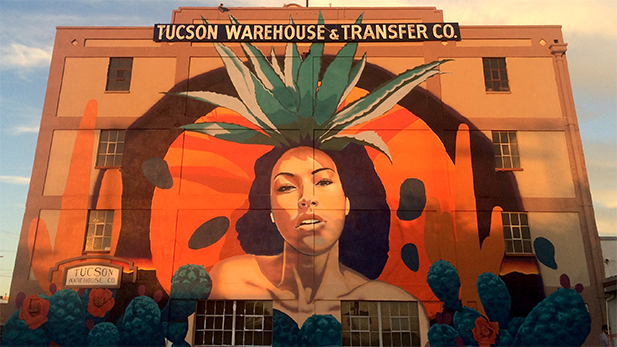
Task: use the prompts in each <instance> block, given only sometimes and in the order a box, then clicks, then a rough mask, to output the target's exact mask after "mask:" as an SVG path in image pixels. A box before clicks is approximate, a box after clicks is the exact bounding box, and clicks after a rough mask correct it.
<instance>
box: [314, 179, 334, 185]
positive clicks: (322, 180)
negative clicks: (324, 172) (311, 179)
mask: <svg viewBox="0 0 617 347" xmlns="http://www.w3.org/2000/svg"><path fill="white" fill-rule="evenodd" d="M332 183H333V182H332V180H329V179H327V178H324V179H321V180H319V181H318V182H317V183H315V185H316V186H329V185H331V184H332Z"/></svg>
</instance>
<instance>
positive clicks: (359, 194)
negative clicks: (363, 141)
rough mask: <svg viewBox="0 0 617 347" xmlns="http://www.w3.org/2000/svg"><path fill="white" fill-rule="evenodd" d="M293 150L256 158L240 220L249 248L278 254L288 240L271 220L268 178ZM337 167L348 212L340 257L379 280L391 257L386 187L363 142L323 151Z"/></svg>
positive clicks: (240, 230)
mask: <svg viewBox="0 0 617 347" xmlns="http://www.w3.org/2000/svg"><path fill="white" fill-rule="evenodd" d="M289 149H290V148H274V149H273V150H271V151H270V152H268V153H266V154H264V155H263V156H262V157H260V158H259V159H257V161H256V162H255V181H253V184H252V186H251V190H250V193H249V204H250V207H249V210H248V212H247V213H245V214H244V215H243V216H242V217H241V218H240V219H239V220H238V222H237V223H236V230H237V231H238V240H240V244H241V245H242V248H243V249H244V251H245V252H247V253H250V254H256V255H275V254H280V253H281V252H283V244H284V242H285V241H284V240H283V237H282V236H281V234H280V232H279V231H278V229H277V227H276V225H275V224H273V223H272V221H271V219H270V211H271V201H270V176H271V175H272V169H273V168H274V165H275V164H276V162H277V161H278V159H279V158H280V157H281V156H282V155H283V153H285V152H286V151H287V150H289ZM323 152H325V153H326V154H328V155H329V156H330V157H331V158H332V160H333V161H334V163H335V164H336V167H337V169H338V173H339V177H340V178H341V184H342V186H343V191H344V192H345V195H346V196H347V197H348V198H349V202H350V211H349V214H348V215H347V217H345V226H344V227H343V232H342V234H341V237H340V239H339V261H340V262H341V263H342V264H343V265H345V266H347V267H349V268H351V269H353V270H355V271H357V272H359V273H361V274H362V275H364V276H366V277H368V278H369V279H376V278H377V277H379V275H380V274H381V271H382V270H383V268H384V266H385V265H386V261H387V260H388V251H389V249H390V245H389V233H390V208H389V206H388V204H387V202H386V191H385V188H384V186H383V184H382V183H381V179H380V178H379V176H378V175H377V172H375V167H374V165H373V162H372V161H371V159H370V158H369V157H368V154H367V152H366V149H365V148H364V146H360V145H356V144H349V145H347V146H346V147H345V148H344V149H343V150H341V151H329V150H324V151H323Z"/></svg>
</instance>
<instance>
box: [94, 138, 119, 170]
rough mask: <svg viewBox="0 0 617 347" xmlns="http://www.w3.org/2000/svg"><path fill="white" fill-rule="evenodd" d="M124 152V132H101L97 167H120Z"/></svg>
mask: <svg viewBox="0 0 617 347" xmlns="http://www.w3.org/2000/svg"><path fill="white" fill-rule="evenodd" d="M122 152H124V130H101V136H100V137H99V149H98V151H97V157H96V166H97V167H120V166H121V165H122Z"/></svg>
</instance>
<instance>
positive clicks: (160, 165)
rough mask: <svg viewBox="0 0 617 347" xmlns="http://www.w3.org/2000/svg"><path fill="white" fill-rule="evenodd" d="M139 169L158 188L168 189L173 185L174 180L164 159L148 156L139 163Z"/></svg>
mask: <svg viewBox="0 0 617 347" xmlns="http://www.w3.org/2000/svg"><path fill="white" fill-rule="evenodd" d="M141 170H142V171H143V173H144V176H146V178H147V179H148V181H150V183H152V184H154V185H155V186H156V187H158V188H161V189H169V188H171V187H173V185H174V180H173V178H171V173H170V172H169V166H168V165H167V162H166V161H165V160H164V159H161V158H150V159H148V160H146V161H144V163H143V164H142V165H141Z"/></svg>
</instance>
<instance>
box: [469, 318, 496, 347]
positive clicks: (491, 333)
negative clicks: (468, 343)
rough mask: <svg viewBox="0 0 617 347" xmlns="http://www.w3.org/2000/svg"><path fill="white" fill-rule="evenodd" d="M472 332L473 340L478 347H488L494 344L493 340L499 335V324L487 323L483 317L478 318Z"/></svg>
mask: <svg viewBox="0 0 617 347" xmlns="http://www.w3.org/2000/svg"><path fill="white" fill-rule="evenodd" d="M472 331H473V338H474V339H475V340H476V341H477V342H478V344H479V345H480V347H488V346H490V345H493V344H495V340H496V339H497V335H498V334H499V323H497V322H489V321H488V320H486V318H484V317H478V319H476V326H475V327H474V328H473V329H472Z"/></svg>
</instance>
